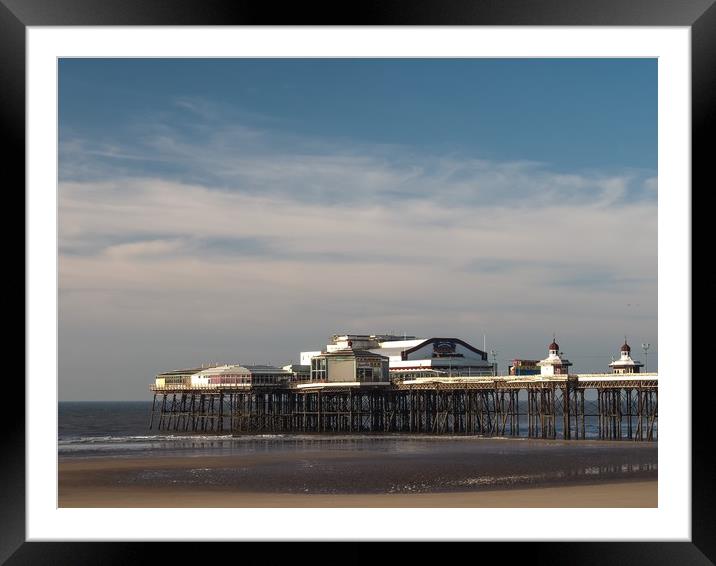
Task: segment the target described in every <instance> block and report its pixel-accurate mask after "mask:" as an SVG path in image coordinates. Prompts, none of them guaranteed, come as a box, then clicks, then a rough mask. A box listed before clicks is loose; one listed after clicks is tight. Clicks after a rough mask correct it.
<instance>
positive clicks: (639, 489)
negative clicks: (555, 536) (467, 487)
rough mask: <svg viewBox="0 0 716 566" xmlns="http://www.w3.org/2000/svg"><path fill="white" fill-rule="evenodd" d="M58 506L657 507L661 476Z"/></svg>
mask: <svg viewBox="0 0 716 566" xmlns="http://www.w3.org/2000/svg"><path fill="white" fill-rule="evenodd" d="M59 507H147V508H149V507H274V508H283V507H313V508H325V507H374V508H380V507H657V482H656V481H639V482H624V483H606V484H600V485H576V486H575V485H570V486H559V487H535V488H528V489H499V490H492V491H472V492H458V493H454V492H451V493H411V494H400V493H398V494H395V493H394V494H358V495H356V494H341V495H333V494H330V495H323V494H319V495H316V494H308V495H301V494H276V493H241V492H238V493H237V492H225V491H216V490H212V491H208V490H204V491H197V490H194V489H192V490H191V491H182V490H178V489H172V488H158V489H156V488H152V489H150V488H126V487H121V488H97V487H89V488H82V487H79V486H75V487H72V488H66V487H65V488H61V490H60V497H59Z"/></svg>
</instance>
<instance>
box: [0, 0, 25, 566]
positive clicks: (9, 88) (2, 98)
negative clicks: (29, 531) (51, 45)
mask: <svg viewBox="0 0 716 566" xmlns="http://www.w3.org/2000/svg"><path fill="white" fill-rule="evenodd" d="M0 85H2V88H0V124H2V131H3V134H4V138H5V141H6V144H5V150H4V154H5V158H6V161H5V160H4V163H5V167H4V170H5V174H6V175H7V177H6V179H7V180H6V182H5V183H4V184H5V187H7V189H8V192H7V193H6V194H7V195H8V196H9V195H10V194H14V193H15V190H16V189H17V188H19V187H22V188H23V192H22V195H23V199H22V212H23V213H22V214H20V213H17V214H16V216H17V217H19V218H22V220H21V222H22V229H21V230H20V231H18V232H19V233H21V234H23V235H25V229H24V228H25V214H24V212H25V211H26V206H25V198H24V195H25V191H24V188H25V25H24V24H23V22H22V21H20V20H19V19H18V18H17V17H16V16H15V14H13V13H12V12H11V11H10V10H9V9H8V8H7V6H5V4H4V3H3V2H0ZM11 187H12V189H11ZM25 243H26V242H25ZM22 250H23V254H22V259H21V260H20V262H19V263H20V265H22V266H23V267H24V268H26V263H25V250H26V248H25V247H24V246H23V248H22ZM17 255H20V254H17ZM23 273H25V269H23ZM22 296H23V298H24V299H25V300H26V295H25V287H24V286H23V291H22ZM23 303H25V301H23ZM22 329H23V331H22V337H23V341H24V337H25V329H26V322H25V323H23V326H22ZM19 389H20V391H16V392H15V395H17V397H16V398H15V400H14V402H13V403H10V404H9V405H10V407H8V408H9V409H10V411H17V413H16V414H15V415H14V416H10V417H9V418H6V419H3V420H4V421H5V426H6V427H7V428H6V429H5V431H4V432H5V435H4V438H3V459H2V466H1V467H0V470H1V471H0V478H2V481H1V484H2V487H0V563H4V561H5V560H6V559H7V558H8V557H9V556H10V555H11V554H12V553H13V552H15V551H16V550H17V549H18V548H20V547H21V546H22V545H23V543H24V541H25V388H24V386H23V387H21V388H19ZM18 397H19V398H18Z"/></svg>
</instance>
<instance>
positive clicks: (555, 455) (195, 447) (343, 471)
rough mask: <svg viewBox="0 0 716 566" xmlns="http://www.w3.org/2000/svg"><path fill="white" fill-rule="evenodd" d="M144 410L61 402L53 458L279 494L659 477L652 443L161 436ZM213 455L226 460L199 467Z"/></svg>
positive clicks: (140, 482)
mask: <svg viewBox="0 0 716 566" xmlns="http://www.w3.org/2000/svg"><path fill="white" fill-rule="evenodd" d="M150 408H151V403H148V402H124V403H116V402H106V403H89V402H88V403H60V405H59V414H58V417H59V435H58V455H59V457H60V460H61V461H69V460H77V459H84V458H91V457H98V456H100V457H103V458H118V459H122V458H150V459H152V460H153V462H152V464H151V465H148V466H147V467H146V469H142V470H141V471H134V472H131V473H129V472H128V473H117V474H110V475H108V476H106V477H105V476H103V479H102V480H101V481H102V482H109V483H111V484H112V485H136V486H159V485H168V484H170V485H185V486H192V485H194V486H201V487H202V488H209V489H211V488H217V489H218V488H222V489H225V488H227V487H230V488H236V489H241V490H249V491H258V492H284V493H306V492H308V493H391V492H429V491H430V492H434V491H459V490H465V489H483V488H495V487H514V486H525V485H542V484H554V483H572V482H581V483H584V482H587V483H591V482H594V481H605V480H606V481H610V480H613V481H616V480H619V481H623V480H625V479H627V480H628V479H653V478H656V476H657V468H658V458H657V444H656V443H655V442H633V441H626V440H625V441H617V442H611V441H590V440H587V441H561V440H532V439H526V438H503V439H501V438H480V437H474V436H460V437H451V436H429V435H404V434H400V435H397V434H396V435H358V434H356V435H316V434H312V435H297V434H276V435H245V436H236V437H232V436H231V435H223V436H216V435H212V436H201V435H186V434H165V433H156V431H155V432H151V431H149V430H148V425H149V412H150ZM525 430H526V423H525ZM177 456H181V457H182V458H184V459H185V458H192V460H190V462H191V464H190V465H184V466H182V467H181V468H177V467H176V466H173V465H167V466H164V467H163V466H162V465H161V459H162V458H172V457H177ZM215 456H230V458H226V459H225V460H221V461H220V462H219V464H217V461H216V460H215V459H213V460H212V462H211V465H209V464H207V462H208V459H209V458H211V457H215ZM202 460H204V464H202ZM184 461H185V462H186V461H187V460H184ZM194 461H195V462H196V464H194V463H193V462H194ZM165 462H169V460H165ZM223 462H226V463H225V464H224V463H223Z"/></svg>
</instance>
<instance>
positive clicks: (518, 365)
mask: <svg viewBox="0 0 716 566" xmlns="http://www.w3.org/2000/svg"><path fill="white" fill-rule="evenodd" d="M508 373H509V374H510V375H539V374H540V373H541V371H540V366H539V360H520V359H515V360H512V364H511V365H510V367H509V372H508Z"/></svg>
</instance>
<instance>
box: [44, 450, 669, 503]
mask: <svg viewBox="0 0 716 566" xmlns="http://www.w3.org/2000/svg"><path fill="white" fill-rule="evenodd" d="M326 442H327V441H324V442H318V443H316V442H311V443H309V444H308V446H304V445H301V444H298V445H297V444H293V443H291V444H288V445H283V446H281V447H280V448H279V447H273V446H272V448H271V449H269V450H256V449H255V448H256V447H255V446H254V447H253V449H252V450H250V451H249V450H245V451H241V452H228V453H222V454H214V455H212V454H211V453H206V452H196V451H192V450H187V451H185V452H184V453H178V452H168V453H167V454H166V455H161V456H157V455H156V454H153V455H152V456H151V457H142V456H136V455H132V456H124V457H116V456H89V457H81V458H78V457H73V458H61V459H60V462H59V482H58V493H59V498H58V506H59V507H145V508H147V507H274V508H281V507H299V508H300V507H315V508H321V507H656V506H657V505H658V499H657V481H656V476H657V472H656V464H655V462H656V446H654V445H647V444H635V443H618V442H589V441H586V442H579V443H574V442H572V443H565V442H555V441H526V442H520V441H513V440H500V439H476V440H474V441H470V440H462V441H459V440H458V441H450V440H419V441H417V440H413V441H408V442H403V443H400V442H398V443H386V444H383V445H381V443H380V442H378V443H377V444H378V446H379V447H380V446H382V449H380V450H379V449H376V442H375V441H368V442H366V441H362V442H358V447H360V446H361V445H362V444H367V446H363V447H362V448H360V449H356V443H355V442H348V443H340V442H339V445H338V446H339V447H338V448H336V447H335V446H334V444H332V443H329V445H330V446H331V447H332V448H330V449H327V448H326V446H325V444H326ZM386 447H390V448H389V449H386ZM396 447H397V448H396Z"/></svg>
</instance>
